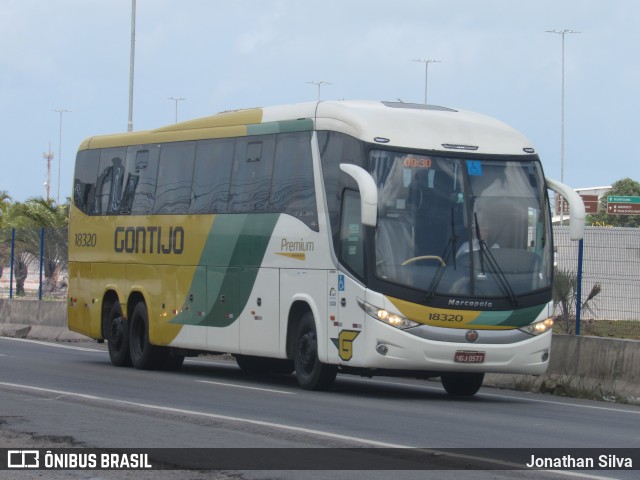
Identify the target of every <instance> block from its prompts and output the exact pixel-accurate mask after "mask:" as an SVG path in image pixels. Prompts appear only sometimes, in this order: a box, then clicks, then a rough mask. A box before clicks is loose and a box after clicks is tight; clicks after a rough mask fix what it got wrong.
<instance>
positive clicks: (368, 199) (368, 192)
mask: <svg viewBox="0 0 640 480" xmlns="http://www.w3.org/2000/svg"><path fill="white" fill-rule="evenodd" d="M340 170H342V171H343V172H344V173H346V174H347V175H349V176H350V177H351V178H353V179H354V180H355V181H356V183H357V184H358V190H360V213H361V221H362V224H363V225H367V226H369V227H375V226H376V224H377V223H378V187H377V186H376V182H375V181H374V180H373V177H372V176H371V175H369V172H367V171H366V170H365V169H364V168H362V167H359V166H357V165H352V164H350V163H341V164H340Z"/></svg>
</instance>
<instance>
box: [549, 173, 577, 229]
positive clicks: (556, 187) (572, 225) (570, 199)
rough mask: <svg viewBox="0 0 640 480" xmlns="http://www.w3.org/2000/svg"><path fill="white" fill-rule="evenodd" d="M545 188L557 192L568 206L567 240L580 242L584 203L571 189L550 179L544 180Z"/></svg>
mask: <svg viewBox="0 0 640 480" xmlns="http://www.w3.org/2000/svg"><path fill="white" fill-rule="evenodd" d="M545 181H546V182H547V187H549V188H550V189H551V190H553V191H554V192H558V193H559V194H560V195H562V196H563V197H564V199H565V200H566V201H567V203H568V204H569V238H571V240H582V238H583V237H584V219H585V211H584V202H583V201H582V198H581V197H580V195H578V194H577V193H576V192H575V191H574V190H573V189H572V188H571V187H569V186H567V185H565V184H564V183H560V182H558V181H556V180H551V179H550V178H545Z"/></svg>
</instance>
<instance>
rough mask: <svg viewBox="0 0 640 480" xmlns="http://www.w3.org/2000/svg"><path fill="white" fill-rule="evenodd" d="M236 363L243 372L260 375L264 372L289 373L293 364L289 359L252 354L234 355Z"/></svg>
mask: <svg viewBox="0 0 640 480" xmlns="http://www.w3.org/2000/svg"><path fill="white" fill-rule="evenodd" d="M234 357H235V359H236V363H237V364H238V366H239V367H240V370H242V371H243V372H245V373H248V374H251V375H261V374H265V373H276V374H290V373H293V370H294V368H295V367H294V365H293V362H292V361H291V360H285V359H282V358H267V357H255V356H253V355H240V354H238V355H234Z"/></svg>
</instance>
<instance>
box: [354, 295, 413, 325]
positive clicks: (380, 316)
mask: <svg viewBox="0 0 640 480" xmlns="http://www.w3.org/2000/svg"><path fill="white" fill-rule="evenodd" d="M358 305H360V307H361V308H362V309H363V310H364V311H365V312H367V314H368V315H370V316H372V317H373V318H375V319H376V320H380V321H381V322H383V323H386V324H387V325H391V326H392V327H396V328H399V329H401V330H405V329H407V328H411V327H417V326H418V325H420V324H419V323H417V322H414V321H412V320H409V319H408V318H405V317H403V316H402V315H397V314H395V313H391V312H389V311H387V310H385V309H384V308H378V307H376V306H375V305H371V304H369V303H366V302H363V301H362V300H360V299H358Z"/></svg>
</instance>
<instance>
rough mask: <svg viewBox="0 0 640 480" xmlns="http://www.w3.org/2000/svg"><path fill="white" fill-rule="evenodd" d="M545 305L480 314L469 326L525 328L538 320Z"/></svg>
mask: <svg viewBox="0 0 640 480" xmlns="http://www.w3.org/2000/svg"><path fill="white" fill-rule="evenodd" d="M545 307H546V304H544V305H536V306H534V307H528V308H522V309H518V310H507V311H495V312H492V311H486V312H482V313H480V315H479V316H478V318H476V319H475V320H473V321H471V322H469V323H468V324H467V325H469V326H472V325H484V326H495V327H524V326H525V325H529V324H530V323H531V321H532V320H533V319H536V318H538V315H539V314H540V312H542V309H543V308H545Z"/></svg>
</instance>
